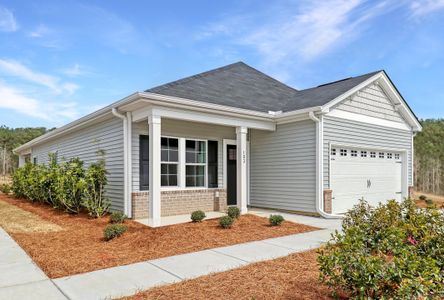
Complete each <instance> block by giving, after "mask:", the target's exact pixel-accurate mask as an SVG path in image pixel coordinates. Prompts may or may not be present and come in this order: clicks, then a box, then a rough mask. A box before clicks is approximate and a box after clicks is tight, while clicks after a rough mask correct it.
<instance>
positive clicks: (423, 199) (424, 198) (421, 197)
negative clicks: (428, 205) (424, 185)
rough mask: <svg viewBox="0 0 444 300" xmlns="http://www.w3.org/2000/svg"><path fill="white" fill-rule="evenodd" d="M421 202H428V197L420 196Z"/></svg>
mask: <svg viewBox="0 0 444 300" xmlns="http://www.w3.org/2000/svg"><path fill="white" fill-rule="evenodd" d="M419 200H422V201H425V200H427V196H426V195H421V196H419Z"/></svg>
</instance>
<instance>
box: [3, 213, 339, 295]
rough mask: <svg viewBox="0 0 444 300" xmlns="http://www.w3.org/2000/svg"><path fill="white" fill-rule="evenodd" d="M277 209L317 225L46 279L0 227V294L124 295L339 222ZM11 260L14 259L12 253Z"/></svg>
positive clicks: (279, 248) (319, 234) (295, 246)
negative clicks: (298, 231)
mask: <svg viewBox="0 0 444 300" xmlns="http://www.w3.org/2000/svg"><path fill="white" fill-rule="evenodd" d="M250 213H252V214H257V215H260V216H268V215H269V214H270V213H276V212H273V211H269V210H250ZM281 214H282V215H283V216H284V217H285V219H286V220H289V221H293V222H298V223H302V224H307V225H312V226H316V227H320V228H323V229H321V230H317V231H312V232H307V233H301V234H294V235H288V236H283V237H279V238H271V239H266V240H262V241H254V242H249V243H243V244H237V245H232V246H227V247H220V248H214V249H209V250H203V251H198V252H194V253H188V254H182V255H176V256H170V257H165V258H160V259H154V260H149V261H145V262H140V263H135V264H130V265H126V266H118V267H113V268H108V269H103V270H98V271H94V272H89V273H84V274H78V275H73V276H67V277H63V278H57V279H54V280H52V281H51V280H49V279H48V278H47V277H46V276H45V275H44V274H43V272H42V271H41V270H40V269H39V268H38V267H37V266H35V265H34V264H33V263H32V261H31V259H30V258H29V257H28V256H27V255H26V254H25V253H24V252H23V250H21V249H20V247H19V246H18V245H17V244H15V242H14V241H13V240H12V239H11V238H10V237H9V236H8V235H7V234H6V233H5V232H3V231H2V235H0V249H2V252H1V253H2V256H1V258H0V299H30V298H32V299H72V300H77V299H79V300H80V299H82V300H89V299H112V298H118V297H122V296H128V295H132V294H135V293H137V292H139V291H142V290H146V289H149V288H152V287H155V286H159V285H164V284H170V283H175V282H179V281H182V280H186V279H192V278H196V277H199V276H203V275H208V274H210V273H214V272H222V271H226V270H230V269H235V268H238V267H241V266H245V265H248V264H250V263H253V262H258V261H263V260H270V259H274V258H278V257H282V256H287V255H289V254H292V253H297V252H302V251H307V250H310V249H314V248H318V247H319V246H320V245H321V244H322V243H324V242H326V241H327V240H328V239H329V238H330V234H331V233H332V232H333V231H334V230H335V229H337V228H339V226H340V220H325V219H320V218H314V217H305V216H299V215H293V214H285V213H281ZM4 243H7V244H8V245H9V244H13V247H12V246H8V247H10V248H11V247H12V248H14V249H15V250H14V252H13V253H15V254H13V256H14V257H17V258H19V259H18V260H19V262H18V263H20V264H22V265H23V266H22V265H18V266H15V265H14V260H13V259H12V256H11V258H9V259H8V258H4V255H3V246H2V245H3V244H4ZM3 260H4V261H5V263H4V264H5V268H6V269H5V270H3V269H1V268H2V267H3V266H4V265H3V264H1V262H2V261H3ZM6 262H7V263H6ZM15 262H17V259H16V260H15ZM22 268H23V269H22ZM7 273H9V275H7ZM11 274H13V275H14V274H15V276H11ZM3 277H4V278H3ZM14 278H15V279H14ZM4 282H6V284H8V282H9V286H6V287H5V286H3V285H4ZM54 284H55V286H54ZM40 286H41V287H40ZM57 288H58V289H57ZM60 291H62V292H63V294H62V293H61V292H60ZM31 295H32V296H31ZM65 296H66V297H65ZM26 297H28V298H26ZM39 297H40V298H39Z"/></svg>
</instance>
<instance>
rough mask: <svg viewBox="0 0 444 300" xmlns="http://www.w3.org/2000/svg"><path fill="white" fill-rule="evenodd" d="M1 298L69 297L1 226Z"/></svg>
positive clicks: (48, 299) (59, 299)
mask: <svg viewBox="0 0 444 300" xmlns="http://www.w3.org/2000/svg"><path fill="white" fill-rule="evenodd" d="M0 299H8V300H14V299H20V300H22V299H23V300H26V299H34V300H40V299H41V300H43V299H45V300H66V299H67V298H66V297H65V296H64V295H63V294H62V293H61V292H60V290H59V289H58V288H57V287H56V286H55V285H54V283H53V282H52V281H51V280H50V279H49V278H48V277H47V276H46V275H45V273H43V272H42V270H40V268H39V267H37V266H36V265H35V264H34V262H33V261H32V260H31V258H30V257H29V256H28V255H27V254H26V253H25V251H23V250H22V248H20V246H19V245H17V243H16V242H15V241H14V240H13V239H12V238H11V237H10V236H9V235H8V234H7V233H6V232H5V231H4V230H3V229H2V228H1V227H0Z"/></svg>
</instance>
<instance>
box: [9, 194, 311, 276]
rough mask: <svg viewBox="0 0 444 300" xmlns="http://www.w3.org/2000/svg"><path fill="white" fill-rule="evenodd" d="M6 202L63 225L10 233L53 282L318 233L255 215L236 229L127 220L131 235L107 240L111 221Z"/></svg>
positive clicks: (206, 223) (212, 222) (215, 224)
mask: <svg viewBox="0 0 444 300" xmlns="http://www.w3.org/2000/svg"><path fill="white" fill-rule="evenodd" d="M0 200H2V201H5V202H8V203H10V204H14V205H16V206H18V207H20V208H22V209H24V210H27V211H30V212H32V213H34V214H36V215H38V216H40V218H42V219H44V220H46V221H49V222H52V223H54V224H57V225H59V226H61V227H62V230H61V231H58V232H38V233H36V232H33V233H24V232H9V233H10V234H11V236H12V237H13V238H14V239H15V240H16V241H17V242H18V243H19V244H20V246H22V247H23V248H24V249H25V251H26V252H27V253H28V254H29V255H30V256H31V257H32V259H33V260H34V261H35V262H36V263H37V264H38V265H39V267H40V268H41V269H42V270H43V271H44V272H45V273H46V274H47V275H48V276H49V277H50V278H58V277H63V276H68V275H74V274H78V273H84V272H90V271H94V270H98V269H103V268H109V267H114V266H120V265H126V264H131V263H135V262H140V261H144V260H149V259H155V258H160V257H166V256H172V255H177V254H183V253H189V252H194V251H199V250H204V249H210V248H215V247H221V246H228V245H233V244H238V243H244V242H249V241H255V240H262V239H267V238H272V237H279V236H284V235H289V234H295V233H302V232H307V231H313V230H317V228H315V227H311V226H307V225H302V224H296V223H292V222H287V221H286V222H284V223H283V224H282V225H281V226H278V227H270V226H269V225H268V220H267V219H266V218H261V217H258V216H254V215H244V216H242V217H241V218H240V219H239V220H237V221H236V222H235V225H234V226H233V227H232V228H231V229H223V228H221V227H220V226H219V224H218V220H217V219H215V220H208V221H204V222H201V223H186V224H178V225H172V226H166V227H159V228H149V227H147V226H144V225H142V224H139V223H137V222H134V221H131V220H127V221H125V224H126V225H127V226H128V231H127V232H126V233H125V234H124V235H123V236H121V237H119V238H116V239H114V240H111V241H109V242H105V241H104V239H103V229H104V228H105V226H106V225H107V224H108V222H109V218H107V217H104V218H101V219H92V218H89V217H88V216H87V215H86V214H79V215H69V214H66V213H64V212H63V211H60V210H56V209H53V208H51V207H49V206H48V205H44V204H40V203H31V202H29V201H27V200H19V199H14V198H13V197H10V196H6V195H0Z"/></svg>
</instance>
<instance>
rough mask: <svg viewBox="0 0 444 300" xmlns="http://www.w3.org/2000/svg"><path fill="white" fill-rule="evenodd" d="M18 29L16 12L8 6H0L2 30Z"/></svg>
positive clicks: (0, 29)
mask: <svg viewBox="0 0 444 300" xmlns="http://www.w3.org/2000/svg"><path fill="white" fill-rule="evenodd" d="M17 30H18V25H17V21H16V20H15V17H14V14H13V13H12V12H11V11H10V10H9V9H7V8H4V7H1V6H0V31H4V32H13V31H17Z"/></svg>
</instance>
